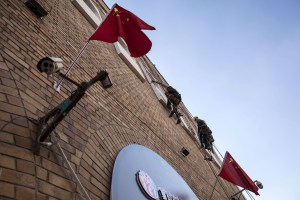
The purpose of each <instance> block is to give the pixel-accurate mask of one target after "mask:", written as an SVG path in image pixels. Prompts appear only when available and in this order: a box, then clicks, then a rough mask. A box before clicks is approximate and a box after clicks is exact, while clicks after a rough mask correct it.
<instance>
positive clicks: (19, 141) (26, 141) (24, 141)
mask: <svg viewBox="0 0 300 200" xmlns="http://www.w3.org/2000/svg"><path fill="white" fill-rule="evenodd" d="M15 143H16V145H17V146H19V147H23V148H26V149H31V148H32V145H33V142H32V140H31V139H30V138H26V137H20V136H17V135H16V136H15Z"/></svg>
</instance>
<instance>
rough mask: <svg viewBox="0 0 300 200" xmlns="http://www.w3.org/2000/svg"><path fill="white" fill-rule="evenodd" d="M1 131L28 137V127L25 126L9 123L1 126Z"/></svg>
mask: <svg viewBox="0 0 300 200" xmlns="http://www.w3.org/2000/svg"><path fill="white" fill-rule="evenodd" d="M3 131H6V132H9V133H12V134H15V135H19V136H22V137H30V130H29V128H25V127H22V126H19V125H16V124H12V123H9V124H7V125H6V126H5V128H3Z"/></svg>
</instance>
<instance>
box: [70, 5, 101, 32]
mask: <svg viewBox="0 0 300 200" xmlns="http://www.w3.org/2000/svg"><path fill="white" fill-rule="evenodd" d="M72 3H73V4H74V5H75V7H76V8H77V9H78V10H79V12H80V13H81V14H83V16H84V17H85V18H86V19H87V20H88V22H89V23H90V24H91V25H92V26H93V27H94V28H98V26H99V25H100V23H101V22H102V17H101V15H100V11H99V9H98V8H97V7H96V6H95V4H94V3H93V1H92V0H72Z"/></svg>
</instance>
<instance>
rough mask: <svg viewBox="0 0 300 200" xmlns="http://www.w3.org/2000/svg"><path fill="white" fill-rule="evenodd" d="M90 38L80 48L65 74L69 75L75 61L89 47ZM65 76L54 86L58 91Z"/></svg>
mask: <svg viewBox="0 0 300 200" xmlns="http://www.w3.org/2000/svg"><path fill="white" fill-rule="evenodd" d="M89 42H90V40H88V41H87V42H86V43H85V44H84V45H83V47H82V48H81V49H80V51H79V53H78V54H77V56H76V58H75V59H74V60H73V61H72V63H71V65H70V67H69V68H68V70H67V72H66V73H65V76H67V75H68V74H69V72H70V71H71V69H73V68H74V66H75V63H76V62H77V60H78V59H79V58H80V57H81V55H82V53H83V52H84V50H85V49H86V48H87V46H88V44H89ZM63 80H64V78H61V79H60V80H59V81H58V82H57V84H56V85H55V86H54V88H55V90H56V91H59V88H60V86H61V84H62V82H63Z"/></svg>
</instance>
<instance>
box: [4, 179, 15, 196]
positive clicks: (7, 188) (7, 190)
mask: <svg viewBox="0 0 300 200" xmlns="http://www.w3.org/2000/svg"><path fill="white" fill-rule="evenodd" d="M1 196H5V197H10V198H14V197H15V187H14V185H13V184H10V183H5V182H2V181H0V198H1Z"/></svg>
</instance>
